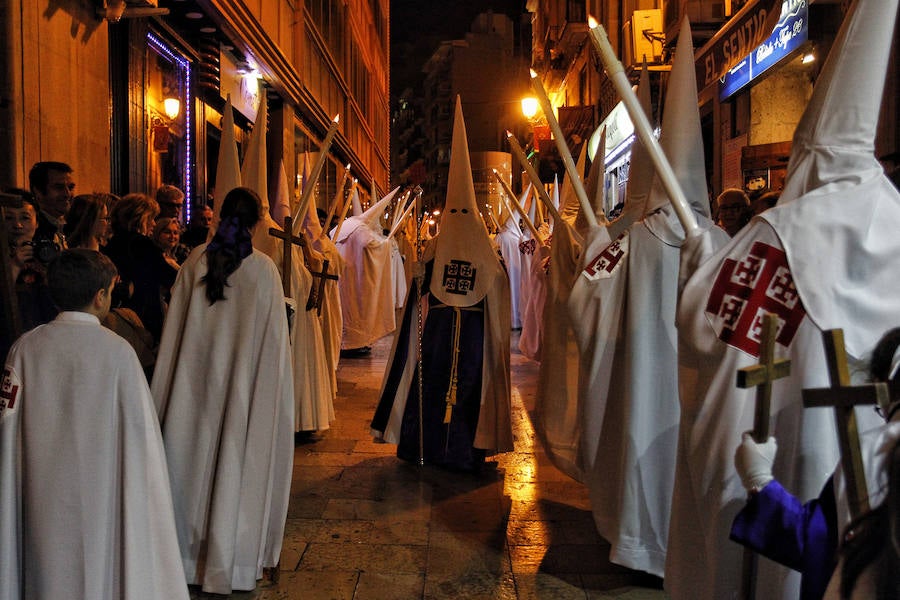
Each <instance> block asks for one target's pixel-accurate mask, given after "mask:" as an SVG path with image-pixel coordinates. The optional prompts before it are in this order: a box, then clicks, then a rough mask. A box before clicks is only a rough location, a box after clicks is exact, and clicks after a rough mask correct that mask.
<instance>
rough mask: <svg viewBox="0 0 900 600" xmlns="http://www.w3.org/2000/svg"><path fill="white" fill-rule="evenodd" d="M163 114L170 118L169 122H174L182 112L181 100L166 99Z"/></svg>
mask: <svg viewBox="0 0 900 600" xmlns="http://www.w3.org/2000/svg"><path fill="white" fill-rule="evenodd" d="M163 112H164V113H166V116H167V117H169V121H174V120H175V119H177V118H178V114H179V113H180V112H181V100H179V99H178V98H175V97H171V96H170V97H168V98H165V99H164V100H163Z"/></svg>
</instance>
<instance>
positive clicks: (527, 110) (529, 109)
mask: <svg viewBox="0 0 900 600" xmlns="http://www.w3.org/2000/svg"><path fill="white" fill-rule="evenodd" d="M538 108H540V104H538V99H537V98H535V97H534V96H526V97H524V98H522V114H523V115H525V118H526V119H529V120H530V119H533V118H534V117H535V115H537V112H538Z"/></svg>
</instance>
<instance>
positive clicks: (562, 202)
mask: <svg viewBox="0 0 900 600" xmlns="http://www.w3.org/2000/svg"><path fill="white" fill-rule="evenodd" d="M586 156H587V143H584V144H581V152H579V153H578V160H577V161H576V163H575V171H576V172H577V173H578V176H579V177H584V166H585V164H586ZM554 177H555V176H554ZM554 181H555V180H554ZM555 187H556V186H554V189H555ZM588 197H589V198H590V196H588ZM553 201H554V203H555V204H556V208H557V210H559V214H560V215H561V216H562V218H563V219H565V220H566V221H567V222H568V223H569V224H570V225H574V224H575V219H577V218H578V215H579V214H580V213H581V203H580V202H579V201H578V195H577V194H576V193H575V186H574V185H573V184H572V180H571V179H570V178H569V175H568V173H567V174H566V177H565V179H563V184H562V193H561V194H560V195H559V196H557V195H556V194H554V197H553Z"/></svg>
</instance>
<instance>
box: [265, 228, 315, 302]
mask: <svg viewBox="0 0 900 600" xmlns="http://www.w3.org/2000/svg"><path fill="white" fill-rule="evenodd" d="M292 224H293V218H292V217H291V216H289V215H288V216H286V217H285V218H284V230H283V231H282V230H280V229H277V228H276V227H269V235H271V236H272V237H276V238H278V239H280V240H283V241H284V252H283V253H282V257H281V287H282V288H284V296H285V298H290V297H291V274H292V269H293V264H292V257H293V254H294V251H293V246H294V245H297V246H300V247H301V248H303V247H305V246H306V240H305V239H303V238H302V237H300V236H296V235H294V234H293V233H291V232H292V231H293V229H291V225H292Z"/></svg>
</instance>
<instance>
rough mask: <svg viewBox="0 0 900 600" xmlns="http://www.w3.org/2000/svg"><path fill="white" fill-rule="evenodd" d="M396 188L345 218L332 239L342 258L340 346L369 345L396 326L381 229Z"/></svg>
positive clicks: (388, 259)
mask: <svg viewBox="0 0 900 600" xmlns="http://www.w3.org/2000/svg"><path fill="white" fill-rule="evenodd" d="M397 189H399V188H397ZM397 189H394V190H393V191H392V192H391V193H390V194H388V195H387V196H385V197H384V198H382V199H381V200H380V201H378V202H376V203H375V204H374V205H373V206H371V207H370V208H369V209H368V210H367V211H365V212H364V213H362V214H361V215H358V216H352V217H349V218H347V219H346V220H345V221H344V222H343V223H342V224H341V226H340V231H338V232H337V237H336V238H335V239H334V244H335V246H337V249H338V251H339V252H340V253H341V256H342V257H343V258H344V271H343V275H342V277H341V279H340V281H338V289H339V290H340V293H341V311H342V314H343V320H344V332H343V338H342V340H341V348H344V349H351V348H362V347H364V346H370V345H372V344H373V343H374V342H375V341H376V340H378V339H380V338H382V337H384V336H385V335H387V334H389V333H391V332H392V331H394V329H395V328H396V320H395V314H394V311H395V308H394V304H395V303H394V288H393V287H392V283H393V276H392V273H393V268H394V267H393V263H392V257H391V248H392V245H391V243H390V241H389V240H388V239H387V237H386V236H385V235H384V233H383V231H382V227H381V215H382V214H383V213H384V211H385V208H386V207H387V206H388V205H389V204H390V202H391V200H392V199H393V197H394V195H395V194H396V193H397Z"/></svg>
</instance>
